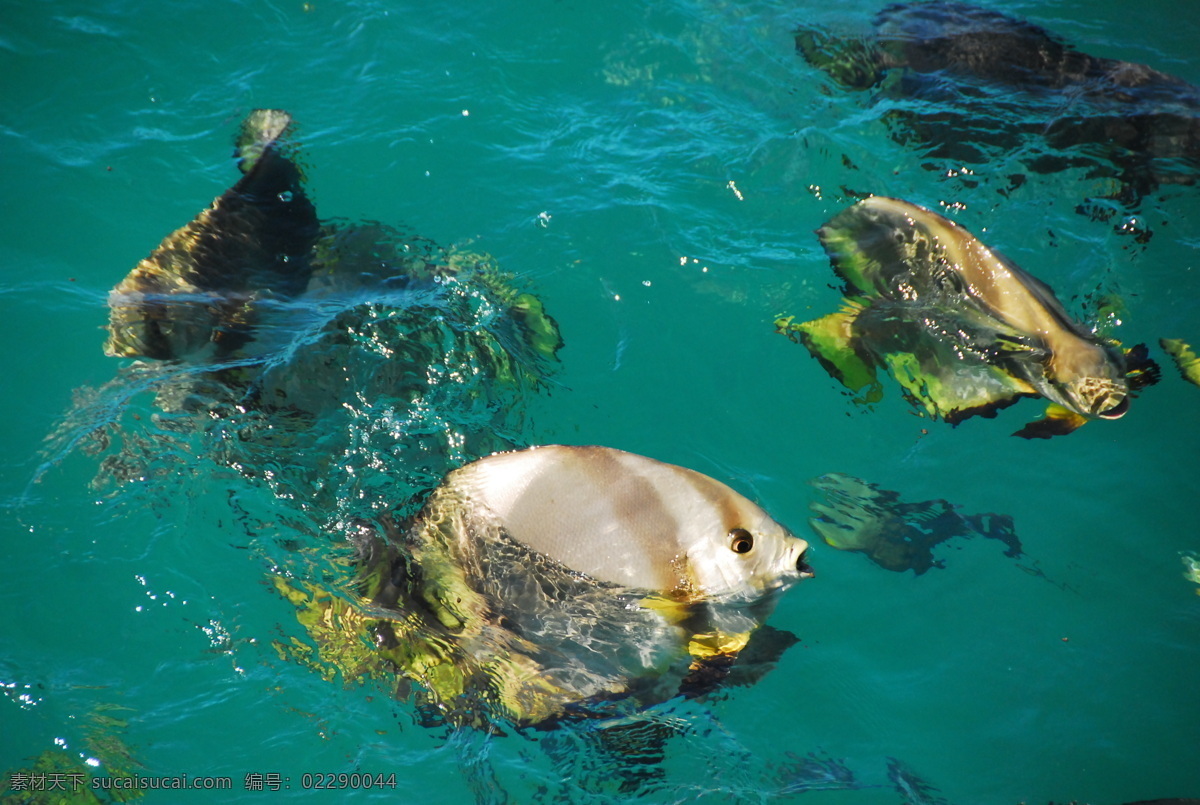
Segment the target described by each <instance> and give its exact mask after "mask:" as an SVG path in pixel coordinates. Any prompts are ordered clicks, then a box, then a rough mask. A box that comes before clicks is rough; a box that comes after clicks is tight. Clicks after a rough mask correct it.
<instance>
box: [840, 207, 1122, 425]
mask: <svg viewBox="0 0 1200 805" xmlns="http://www.w3.org/2000/svg"><path fill="white" fill-rule="evenodd" d="M818 235H819V236H820V238H821V242H822V244H823V245H824V247H825V250H826V252H827V253H828V254H829V256H830V259H831V261H832V263H833V265H834V269H835V271H837V273H838V274H839V275H840V276H841V277H842V278H843V279H844V280H845V281H846V283H847V290H848V293H849V294H850V295H851V296H852V297H853V296H860V297H865V298H878V299H884V300H888V301H889V302H891V303H894V304H896V305H899V306H900V307H902V308H904V307H906V308H908V309H909V310H910V311H911V312H912V313H913V318H914V319H916V318H922V317H924V318H926V319H929V320H941V321H943V322H953V324H954V326H953V327H949V326H947V327H943V328H942V331H943V333H945V334H947V335H948V336H949V337H952V338H955V339H957V340H958V342H959V344H960V346H961V348H962V350H963V351H964V352H970V353H972V354H974V355H977V356H978V357H979V358H981V359H982V360H983V361H984V362H986V363H988V364H990V365H993V366H998V367H1000V368H1002V369H1003V370H1005V371H1006V372H1007V373H1009V374H1010V375H1012V376H1013V377H1014V378H1018V379H1020V380H1021V381H1024V382H1025V383H1027V384H1028V385H1029V386H1030V387H1031V388H1032V389H1033V390H1034V391H1036V392H1037V393H1038V394H1040V395H1041V396H1043V397H1045V398H1047V399H1049V400H1051V401H1052V402H1055V403H1058V404H1059V405H1061V406H1063V407H1064V408H1067V409H1069V410H1071V411H1073V412H1075V413H1077V414H1079V415H1081V416H1083V417H1087V418H1094V417H1102V418H1106V419H1115V418H1117V417H1120V416H1122V415H1124V413H1125V411H1126V410H1127V408H1128V402H1127V398H1128V396H1129V387H1128V383H1127V381H1126V378H1125V374H1126V367H1125V362H1124V358H1123V356H1122V354H1121V353H1120V352H1119V351H1118V350H1116V349H1114V348H1113V347H1112V346H1110V345H1108V344H1104V343H1102V342H1100V341H1099V340H1098V339H1097V338H1096V337H1095V336H1093V335H1092V334H1091V333H1090V332H1088V330H1087V329H1086V328H1084V327H1083V326H1082V325H1080V324H1079V323H1078V322H1076V321H1074V320H1073V319H1072V318H1071V317H1070V316H1069V315H1068V314H1067V312H1066V310H1065V309H1064V308H1063V306H1062V303H1061V302H1059V300H1058V298H1057V297H1056V296H1055V295H1054V292H1053V291H1052V290H1051V289H1050V288H1049V286H1047V285H1046V284H1045V283H1043V282H1041V281H1040V280H1038V279H1037V278H1035V277H1033V276H1032V275H1030V274H1028V273H1027V272H1025V271H1023V270H1022V269H1021V268H1019V267H1018V266H1016V265H1014V264H1013V263H1012V262H1011V261H1009V260H1007V259H1006V258H1005V257H1003V256H1002V255H1000V254H998V253H996V252H994V251H992V250H991V249H989V248H988V247H987V246H985V245H984V244H983V243H981V242H980V241H979V240H978V239H976V238H975V237H974V236H972V235H971V234H970V233H969V232H967V231H966V230H965V229H963V228H962V227H960V226H959V225H958V224H956V223H954V222H953V221H950V220H948V219H946V218H944V217H942V216H941V215H938V214H936V213H934V212H932V211H930V210H927V209H925V208H923V207H919V206H917V205H915V204H910V203H908V202H905V201H900V200H898V199H893V198H886V197H882V196H873V197H871V198H868V199H866V200H865V201H862V202H860V203H859V204H857V205H855V206H854V207H851V208H850V209H848V210H846V211H844V212H842V213H841V214H840V215H838V216H836V217H835V218H833V219H832V220H831V221H830V222H829V223H827V224H826V225H825V226H823V227H821V229H820V230H819V231H818ZM939 314H940V315H939Z"/></svg>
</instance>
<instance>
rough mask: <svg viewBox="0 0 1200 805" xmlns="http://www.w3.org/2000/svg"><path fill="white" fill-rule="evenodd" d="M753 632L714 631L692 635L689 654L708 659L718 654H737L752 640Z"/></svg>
mask: <svg viewBox="0 0 1200 805" xmlns="http://www.w3.org/2000/svg"><path fill="white" fill-rule="evenodd" d="M751 634H753V633H752V632H740V633H737V634H729V633H727V632H720V631H713V632H703V633H700V634H694V635H692V639H691V640H690V641H689V642H688V654H691V655H692V656H693V657H696V658H698V659H707V658H709V657H715V656H718V655H723V654H728V655H736V654H737V653H738V652H739V651H741V650H742V649H743V648H745V647H746V644H747V643H749V642H750V635H751Z"/></svg>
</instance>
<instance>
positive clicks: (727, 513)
mask: <svg viewBox="0 0 1200 805" xmlns="http://www.w3.org/2000/svg"><path fill="white" fill-rule="evenodd" d="M386 535H387V539H386V541H385V540H377V539H376V540H373V541H371V542H370V544H369V545H368V546H367V547H366V549H365V550H364V556H365V558H364V560H363V562H362V564H363V567H364V569H365V576H364V578H365V583H364V587H363V591H364V597H365V598H364V600H369V601H370V603H369V604H364V608H365V611H366V612H368V613H370V615H371V616H372V618H373V619H374V622H373V625H372V627H371V628H372V630H373V631H374V633H375V635H376V637H375V638H374V642H375V643H376V644H377V645H378V646H380V647H381V653H382V656H383V657H385V658H386V659H388V660H389V661H390V662H392V663H393V667H394V669H395V671H396V672H398V673H399V674H400V675H402V676H405V677H407V678H409V679H412V680H415V681H416V682H418V683H419V684H420V685H421V686H422V688H423V689H424V699H425V707H426V711H427V712H431V713H436V714H439V717H440V718H442V719H444V720H449V721H452V722H455V723H472V724H477V725H483V724H494V723H495V722H496V721H497V720H499V721H501V722H509V723H516V724H518V725H538V724H541V725H544V724H548V723H553V722H554V721H556V720H558V719H560V718H564V717H571V716H580V715H582V716H589V715H591V716H595V715H600V714H605V713H607V714H608V715H612V713H611V712H609V710H608V709H607V708H606V702H611V701H613V700H616V699H620V700H623V701H624V702H625V704H626V706H631V707H634V708H637V707H641V706H644V705H646V704H652V703H654V702H656V701H662V700H664V699H667V698H670V697H672V696H674V695H677V694H681V693H682V694H683V695H685V696H696V695H700V694H703V693H705V692H707V691H709V690H710V689H712V688H714V687H715V686H717V685H718V684H720V683H721V682H722V681H723V680H724V679H725V678H726V677H727V676H729V675H730V672H731V671H732V670H734V669H735V668H736V667H737V659H738V656H739V654H740V653H741V652H742V650H743V649H744V648H746V647H747V644H748V643H750V642H751V638H752V636H754V635H755V633H756V632H757V631H758V630H759V627H760V626H762V625H763V622H764V621H765V619H766V617H767V616H768V614H769V613H770V611H771V610H772V609H773V607H774V603H775V598H776V596H777V595H778V594H779V593H780V592H781V591H783V590H784V589H786V588H787V587H789V586H791V585H792V584H793V583H795V582H797V581H799V580H800V579H804V578H809V577H811V576H812V575H813V574H812V570H811V569H810V568H809V566H808V564H807V562H806V559H805V556H806V551H807V547H808V545H807V543H806V542H805V541H804V540H802V539H799V538H797V537H795V536H793V535H792V534H791V533H790V532H789V531H788V530H787V529H786V528H784V527H783V526H782V525H780V524H779V523H777V522H776V521H775V520H773V519H771V517H770V516H769V515H767V513H766V512H764V511H763V510H762V509H761V508H759V507H758V506H757V505H756V504H754V503H752V502H750V501H749V500H747V499H746V498H744V497H742V496H741V495H739V494H738V493H736V492H734V491H733V490H732V489H730V488H729V487H727V486H725V485H724V484H722V483H720V482H718V481H716V480H714V479H712V478H709V477H707V476H705V475H702V474H700V473H697V472H693V471H692V470H688V469H684V468H682V467H677V466H674V465H670V464H664V463H662V462H659V461H655V460H654V459H650V458H646V457H644V456H639V455H635V454H632V453H625V452H622V451H619V450H614V449H611V448H604V447H566V446H561V445H551V446H544V447H536V448H531V449H527V450H523V451H519V452H512V453H501V454H497V455H494V456H491V457H488V458H484V459H481V460H479V461H476V462H473V463H471V464H467V465H466V466H464V467H462V468H460V469H458V470H455V471H454V472H451V473H450V474H449V475H448V476H447V477H446V478H445V480H444V482H443V483H442V484H441V485H440V486H439V487H438V488H437V489H436V490H435V491H434V492H433V494H432V495H431V496H430V498H429V500H428V501H427V502H426V504H425V507H424V508H423V509H422V510H421V512H420V513H419V515H418V516H417V517H416V518H415V519H414V520H413V521H412V523H411V524H410V525H408V526H407V527H400V526H394V527H391V528H389V529H387V532H386ZM765 634H767V635H768V636H769V635H770V632H767V633H765ZM788 637H790V635H789V636H788ZM791 642H794V638H792V639H791ZM748 653H750V654H753V653H755V652H753V651H749V652H748Z"/></svg>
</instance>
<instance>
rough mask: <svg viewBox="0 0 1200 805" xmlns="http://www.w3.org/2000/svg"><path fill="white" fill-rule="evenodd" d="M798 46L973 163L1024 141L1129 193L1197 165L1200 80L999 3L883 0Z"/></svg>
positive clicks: (914, 131) (1035, 153)
mask: <svg viewBox="0 0 1200 805" xmlns="http://www.w3.org/2000/svg"><path fill="white" fill-rule="evenodd" d="M796 47H797V49H798V50H799V52H800V53H801V54H802V55H803V56H804V57H805V58H806V59H807V60H808V62H809V63H810V64H812V65H814V66H815V67H818V68H820V69H822V70H824V71H825V72H826V73H827V74H829V76H830V77H832V78H833V79H835V80H836V81H838V82H839V83H840V84H842V85H844V86H846V87H850V88H856V89H866V88H869V87H879V88H880V94H881V96H882V97H883V98H885V99H887V102H886V104H887V105H886V107H882V106H881V108H887V109H888V110H889V111H887V112H886V114H887V115H888V116H889V117H890V118H891V119H892V120H893V121H896V122H898V123H899V124H900V125H899V126H898V129H897V134H898V136H899V137H900V138H902V139H905V140H908V139H912V138H913V136H914V135H915V136H916V138H917V139H919V140H920V141H921V142H922V143H923V144H924V145H926V146H927V147H929V148H931V149H932V153H933V154H934V155H941V156H946V157H950V158H953V159H956V160H960V161H964V162H974V163H979V162H984V161H986V160H987V159H988V158H989V156H988V155H989V152H995V151H1003V152H1006V153H1015V152H1017V151H1018V150H1022V151H1024V152H1025V153H1027V154H1030V156H1028V157H1027V158H1026V161H1027V164H1028V165H1029V166H1030V168H1031V169H1032V170H1036V171H1038V172H1050V171H1055V170H1061V169H1063V168H1067V167H1073V166H1083V167H1088V168H1092V169H1093V170H1095V169H1099V170H1100V172H1104V170H1105V168H1107V169H1108V170H1109V171H1111V170H1112V169H1113V168H1115V169H1116V177H1115V178H1117V179H1119V180H1120V181H1121V182H1122V183H1123V184H1124V185H1125V189H1126V191H1127V193H1129V194H1132V195H1133V196H1134V197H1135V198H1136V197H1137V196H1138V195H1142V194H1145V193H1146V192H1149V191H1150V190H1152V189H1153V187H1154V186H1156V185H1158V184H1161V183H1187V184H1193V183H1194V182H1195V180H1196V178H1197V176H1198V175H1200V88H1198V87H1196V86H1194V85H1192V84H1189V83H1187V82H1185V81H1183V80H1181V79H1179V78H1176V77H1174V76H1170V75H1167V74H1166V73H1162V72H1159V71H1157V70H1154V69H1152V68H1150V67H1147V66H1145V65H1141V64H1133V63H1130V62H1124V61H1118V60H1116V59H1108V58H1102V57H1098V56H1092V55H1089V54H1087V53H1083V52H1080V51H1078V50H1076V49H1075V48H1073V47H1072V46H1071V45H1069V44H1066V43H1064V42H1063V41H1062V40H1061V39H1060V38H1058V37H1056V36H1054V35H1053V34H1051V33H1049V32H1047V31H1046V30H1044V29H1042V28H1040V27H1038V26H1037V25H1034V24H1032V23H1030V22H1027V21H1025V20H1020V19H1015V18H1013V17H1009V16H1006V15H1004V14H1001V13H1000V12H998V11H993V10H990V9H986V8H981V7H978V6H973V5H969V4H967V3H960V2H945V1H943V0H935V1H934V2H922V3H893V4H891V5H889V6H887V7H885V8H884V9H883V10H882V11H880V12H879V14H878V15H876V17H875V20H874V31H873V33H872V34H870V35H866V36H849V37H844V38H842V37H835V36H832V35H830V34H829V33H828V32H826V31H823V30H821V29H818V28H804V29H801V30H800V31H798V32H797V34H796ZM908 100H911V101H914V103H906V101H908ZM1038 143H1041V144H1042V145H1041V147H1038V146H1037V144H1038Z"/></svg>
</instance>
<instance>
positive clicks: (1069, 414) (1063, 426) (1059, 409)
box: [1013, 403, 1088, 439]
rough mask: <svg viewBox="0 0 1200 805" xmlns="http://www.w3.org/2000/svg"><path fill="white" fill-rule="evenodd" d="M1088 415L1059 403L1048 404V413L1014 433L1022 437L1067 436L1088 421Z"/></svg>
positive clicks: (1047, 437) (1045, 437) (1046, 437)
mask: <svg viewBox="0 0 1200 805" xmlns="http://www.w3.org/2000/svg"><path fill="white" fill-rule="evenodd" d="M1087 421H1088V420H1087V417H1085V416H1084V415H1083V414H1078V413H1076V412H1074V411H1072V410H1070V409H1068V408H1064V407H1063V406H1061V405H1059V404H1058V403H1050V405H1048V406H1046V415H1045V416H1044V417H1042V418H1041V419H1037V420H1034V421H1033V422H1030V423H1029V424H1028V425H1026V426H1025V427H1023V428H1021V429H1020V430H1019V431H1017V432H1016V433H1014V434H1013V436H1020V437H1021V438H1022V439H1049V438H1051V437H1052V436H1065V435H1066V434H1068V433H1070V432H1071V431H1073V430H1076V429H1077V428H1079V427H1080V426H1082V425H1084V424H1085V423H1086V422H1087Z"/></svg>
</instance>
